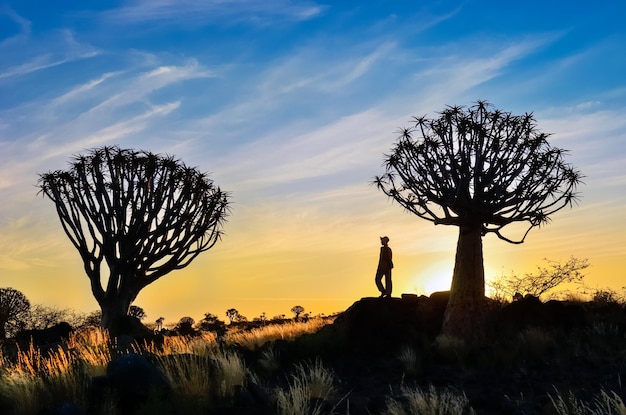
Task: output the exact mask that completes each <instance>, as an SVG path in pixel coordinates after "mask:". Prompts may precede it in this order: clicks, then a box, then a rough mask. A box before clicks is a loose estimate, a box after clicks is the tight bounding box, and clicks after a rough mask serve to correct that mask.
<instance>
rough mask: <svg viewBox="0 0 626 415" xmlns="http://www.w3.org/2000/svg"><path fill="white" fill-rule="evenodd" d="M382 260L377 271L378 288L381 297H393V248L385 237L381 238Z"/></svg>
mask: <svg viewBox="0 0 626 415" xmlns="http://www.w3.org/2000/svg"><path fill="white" fill-rule="evenodd" d="M380 243H381V245H382V246H381V247H380V258H379V260H378V269H377V270H376V279H375V280H376V287H378V291H380V297H381V298H383V297H391V288H392V286H391V269H392V268H393V261H392V258H391V257H392V253H391V248H389V246H388V245H387V244H388V243H389V238H388V237H386V236H383V237H381V238H380ZM383 276H384V277H385V285H384V286H383V284H382V279H383Z"/></svg>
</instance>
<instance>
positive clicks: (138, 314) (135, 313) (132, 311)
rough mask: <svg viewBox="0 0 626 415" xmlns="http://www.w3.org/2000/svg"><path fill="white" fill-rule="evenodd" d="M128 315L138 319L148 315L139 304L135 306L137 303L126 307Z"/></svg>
mask: <svg viewBox="0 0 626 415" xmlns="http://www.w3.org/2000/svg"><path fill="white" fill-rule="evenodd" d="M128 315H129V316H131V317H135V318H137V319H139V320H140V321H141V320H143V319H145V318H146V317H148V315H147V314H146V312H145V311H144V309H143V308H141V307H139V306H137V305H131V306H130V307H129V308H128Z"/></svg>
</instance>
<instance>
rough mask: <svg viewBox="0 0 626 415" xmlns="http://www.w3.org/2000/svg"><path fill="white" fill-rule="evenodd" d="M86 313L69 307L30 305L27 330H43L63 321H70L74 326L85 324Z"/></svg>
mask: <svg viewBox="0 0 626 415" xmlns="http://www.w3.org/2000/svg"><path fill="white" fill-rule="evenodd" d="M85 318H86V315H85V314H81V313H77V312H76V311H75V310H72V309H69V308H58V307H51V306H44V305H41V304H34V305H32V306H31V307H30V310H29V312H28V317H26V318H25V320H26V329H27V330H33V329H36V330H42V329H46V328H48V327H52V326H54V325H56V324H59V323H61V322H66V323H69V325H70V326H72V327H80V326H83V325H84V322H85Z"/></svg>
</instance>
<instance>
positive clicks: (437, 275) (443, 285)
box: [406, 262, 454, 295]
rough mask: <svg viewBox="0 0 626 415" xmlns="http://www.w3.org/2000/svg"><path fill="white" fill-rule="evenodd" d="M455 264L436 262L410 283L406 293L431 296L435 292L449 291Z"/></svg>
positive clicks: (420, 272) (421, 271)
mask: <svg viewBox="0 0 626 415" xmlns="http://www.w3.org/2000/svg"><path fill="white" fill-rule="evenodd" d="M453 269H454V264H451V263H447V262H436V263H434V264H432V265H431V266H428V267H427V268H424V269H422V270H420V271H419V273H418V274H417V275H416V276H415V277H414V278H413V279H412V280H411V281H410V282H409V285H408V286H407V287H406V292H408V293H416V294H420V295H421V294H423V295H430V294H432V293H433V292H435V291H447V290H449V289H450V283H451V282H452V271H453Z"/></svg>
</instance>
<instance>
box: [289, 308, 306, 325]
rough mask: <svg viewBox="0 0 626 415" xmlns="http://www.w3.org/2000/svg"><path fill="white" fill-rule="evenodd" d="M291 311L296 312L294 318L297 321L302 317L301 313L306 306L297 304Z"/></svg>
mask: <svg viewBox="0 0 626 415" xmlns="http://www.w3.org/2000/svg"><path fill="white" fill-rule="evenodd" d="M291 312H292V313H293V314H294V320H296V321H297V320H298V318H299V317H300V314H302V313H303V312H304V307H302V306H301V305H295V306H293V307H292V308H291Z"/></svg>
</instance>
